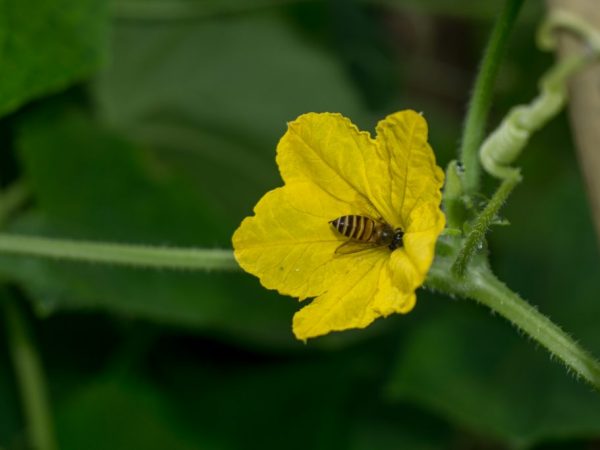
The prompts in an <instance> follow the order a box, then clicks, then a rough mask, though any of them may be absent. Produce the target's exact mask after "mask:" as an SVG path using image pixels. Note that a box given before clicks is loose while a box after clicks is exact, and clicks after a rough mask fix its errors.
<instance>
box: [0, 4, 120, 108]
mask: <svg viewBox="0 0 600 450" xmlns="http://www.w3.org/2000/svg"><path fill="white" fill-rule="evenodd" d="M107 25H108V23H107V11H106V1H104V0H26V1H15V0H0V48H1V50H0V67H2V82H1V83H0V115H3V114H6V113H8V112H10V111H12V110H14V109H16V108H18V107H19V106H21V105H22V104H23V103H25V102H27V101H29V100H31V99H34V98H36V97H40V96H42V95H46V94H48V93H53V92H56V91H59V90H61V89H64V88H65V87H66V86H68V85H69V84H71V83H73V82H77V81H80V80H82V79H83V78H85V77H87V76H89V75H90V74H91V73H92V72H93V71H94V70H96V69H97V68H98V66H99V64H100V62H101V61H102V60H103V55H104V50H105V43H106V32H107Z"/></svg>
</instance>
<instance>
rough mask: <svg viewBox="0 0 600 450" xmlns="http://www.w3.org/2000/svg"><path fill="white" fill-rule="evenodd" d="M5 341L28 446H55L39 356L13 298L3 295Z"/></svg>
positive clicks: (40, 448)
mask: <svg viewBox="0 0 600 450" xmlns="http://www.w3.org/2000/svg"><path fill="white" fill-rule="evenodd" d="M2 302H3V303H4V313H5V319H6V331H7V333H8V344H9V346H10V350H11V356H12V359H13V364H14V367H15V371H16V375H17V381H18V383H19V388H20V392H21V398H22V402H23V407H24V409H25V416H26V420H27V424H28V433H29V436H30V441H31V446H32V448H35V449H36V450H55V449H57V448H58V447H57V445H56V439H55V436H54V428H53V426H52V419H51V414H50V407H49V404H48V395H47V392H46V387H45V386H46V383H45V380H44V374H43V370H42V365H41V362H40V358H39V355H38V353H37V350H36V348H35V344H34V342H33V339H32V337H31V335H30V330H28V327H27V322H26V318H25V316H24V314H23V312H22V311H21V309H20V307H19V305H18V304H17V301H16V300H14V299H12V298H3V299H2Z"/></svg>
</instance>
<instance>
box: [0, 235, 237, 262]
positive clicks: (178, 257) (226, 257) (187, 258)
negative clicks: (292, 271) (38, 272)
mask: <svg viewBox="0 0 600 450" xmlns="http://www.w3.org/2000/svg"><path fill="white" fill-rule="evenodd" d="M2 252H4V253H12V254H20V255H28V256H38V257H46V258H56V259H64V260H74V261H83V262H91V263H102V264H116V265H129V266H134V267H155V268H165V269H188V270H237V269H238V265H237V263H236V262H235V259H234V258H233V252H232V251H231V250H221V249H193V248H190V249H187V248H168V247H152V246H142V245H129V244H114V243H105V242H88V241H73V240H66V239H52V238H45V237H33V236H19V235H14V234H6V233H0V253H2Z"/></svg>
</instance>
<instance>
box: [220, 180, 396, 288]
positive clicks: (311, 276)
mask: <svg viewBox="0 0 600 450" xmlns="http://www.w3.org/2000/svg"><path fill="white" fill-rule="evenodd" d="M355 208H356V207H355V206H351V205H348V204H346V203H344V202H341V201H339V200H337V199H335V198H333V197H331V196H330V195H329V194H327V193H326V192H324V191H323V190H322V189H320V188H319V187H318V186H316V185H315V184H313V183H311V182H303V183H301V182H295V183H292V184H289V185H286V186H285V187H282V188H278V189H275V190H272V191H270V192H268V193H267V194H266V195H265V196H264V197H263V198H262V199H261V200H260V201H259V202H258V204H257V205H256V207H255V208H254V213H255V215H254V216H252V217H247V218H246V219H244V221H243V222H242V224H241V225H240V227H239V228H238V229H237V231H236V232H235V233H234V235H233V239H232V241H233V248H234V255H235V258H236V260H237V261H238V263H239V264H240V266H242V268H243V269H244V270H246V271H247V272H250V273H252V274H254V275H256V276H258V277H259V278H260V281H261V283H262V285H263V286H265V287H266V288H268V289H276V290H277V291H279V292H280V293H282V294H286V295H291V296H294V297H299V298H300V299H304V298H306V297H314V296H317V295H320V294H322V293H323V292H325V291H326V290H327V288H328V287H329V285H330V284H332V283H334V282H335V280H336V279H338V278H340V277H344V276H345V273H346V272H347V271H348V270H350V267H351V266H352V265H354V263H355V260H354V258H352V256H353V255H347V256H344V257H336V256H335V250H336V249H337V247H339V246H340V245H341V243H343V242H345V240H346V238H344V237H343V236H340V235H339V233H337V232H336V231H335V230H334V229H333V228H332V227H331V225H330V224H329V221H330V220H332V219H335V218H336V217H339V216H342V215H346V214H357V213H358V211H356V209H355ZM386 251H387V249H385V248H380V249H374V250H369V251H368V252H361V253H381V254H385V252H386Z"/></svg>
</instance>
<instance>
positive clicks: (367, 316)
mask: <svg viewBox="0 0 600 450" xmlns="http://www.w3.org/2000/svg"><path fill="white" fill-rule="evenodd" d="M364 256H365V257H366V259H367V261H365V259H363V261H362V263H358V264H352V265H350V266H349V267H348V269H349V270H348V273H347V274H346V275H345V276H344V277H340V278H337V279H331V280H329V281H330V283H331V285H330V286H329V289H328V291H327V292H326V293H325V294H323V295H321V296H319V297H317V298H315V299H314V300H313V301H312V302H311V303H310V304H309V305H308V306H305V307H304V308H302V309H301V310H300V311H298V312H297V313H296V314H295V315H294V321H293V330H294V334H295V335H296V337H297V338H298V339H302V340H306V339H308V338H312V337H316V336H321V335H324V334H327V333H329V332H330V331H340V330H347V329H349V328H364V327H366V326H367V325H369V324H370V323H371V322H373V320H375V318H377V317H378V316H379V314H378V313H376V312H375V311H373V309H371V308H369V304H370V302H371V301H372V299H373V297H374V295H375V293H376V291H377V288H378V283H379V277H380V273H381V269H382V267H383V266H384V264H385V261H386V259H385V258H383V257H376V256H380V255H374V254H372V253H370V252H369V253H366V252H365V255H364ZM353 262H354V261H353Z"/></svg>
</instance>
